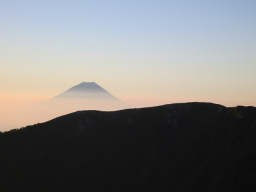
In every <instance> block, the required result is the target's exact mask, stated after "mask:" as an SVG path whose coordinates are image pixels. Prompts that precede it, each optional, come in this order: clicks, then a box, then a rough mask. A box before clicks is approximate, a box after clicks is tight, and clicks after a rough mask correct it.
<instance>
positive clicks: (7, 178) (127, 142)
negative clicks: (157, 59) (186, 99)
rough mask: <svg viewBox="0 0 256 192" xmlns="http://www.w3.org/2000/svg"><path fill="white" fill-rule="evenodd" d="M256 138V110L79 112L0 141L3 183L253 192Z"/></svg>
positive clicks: (200, 107) (36, 187)
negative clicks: (251, 190) (250, 191)
mask: <svg viewBox="0 0 256 192" xmlns="http://www.w3.org/2000/svg"><path fill="white" fill-rule="evenodd" d="M255 135H256V108H254V107H236V108H227V107H224V106H221V105H216V104H211V103H185V104H172V105H165V106H159V107H153V108H144V109H129V110H123V111H115V112H99V111H80V112H76V113H72V114H69V115H65V116H62V117H59V118H57V119H54V120H52V121H49V122H46V123H43V124H37V125H34V126H29V127H26V128H24V129H21V130H13V131H10V132H6V133H3V134H1V135H0V146H1V149H0V154H1V156H0V160H1V166H2V167H1V173H2V175H3V176H4V177H3V178H1V180H0V182H1V187H2V189H3V191H14V190H17V189H19V190H20V189H26V190H31V191H70V190H72V191H80V190H81V191H125V192H126V191H127V192H128V191H129V192H130V191H202V192H203V191H204V192H205V191H225V192H226V191H248V190H249V189H250V187H255V186H254V185H253V184H254V183H255V181H256V180H255V179H256V171H255V170H256V169H255V162H256V148H255V147H256V141H255V138H254V137H255ZM254 189H255V188H254Z"/></svg>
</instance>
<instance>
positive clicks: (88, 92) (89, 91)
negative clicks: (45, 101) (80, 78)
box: [56, 82, 118, 101]
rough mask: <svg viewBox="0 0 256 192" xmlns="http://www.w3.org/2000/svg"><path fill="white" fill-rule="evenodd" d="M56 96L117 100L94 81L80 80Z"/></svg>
mask: <svg viewBox="0 0 256 192" xmlns="http://www.w3.org/2000/svg"><path fill="white" fill-rule="evenodd" d="M56 98H70V99H75V98H78V99H86V100H107V101H111V100H112V101H118V99H117V98H116V97H114V96H113V95H111V94H110V93H109V92H108V91H106V90H105V89H104V88H102V87H101V86H100V85H98V84H97V83H95V82H81V83H80V84H78V85H75V86H74V87H71V88H70V89H68V90H66V91H65V92H64V93H62V94H60V95H58V96H57V97H56Z"/></svg>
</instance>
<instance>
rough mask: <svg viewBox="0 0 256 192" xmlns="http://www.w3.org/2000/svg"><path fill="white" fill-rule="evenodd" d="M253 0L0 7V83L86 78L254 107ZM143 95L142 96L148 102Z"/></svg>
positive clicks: (133, 90) (9, 86) (29, 88)
mask: <svg viewBox="0 0 256 192" xmlns="http://www.w3.org/2000/svg"><path fill="white" fill-rule="evenodd" d="M255 10H256V1H254V0H173V1H171V0H169V1H165V0H157V1H156V0H155V1H153V0H140V1H139V0H137V1H135V0H129V1H120V0H119V1H117V0H116V1H114V0H109V1H99V0H94V1H85V0H84V1H76V0H73V1H64V0H62V1H56V0H51V1H50V0H44V1H39V0H38V1H35V0H33V1H28V0H23V1H14V0H8V1H0V28H1V30H0V42H1V43H0V51H1V55H0V63H1V68H2V70H1V71H2V74H0V86H1V87H2V91H3V92H4V93H6V94H7V93H8V94H24V93H31V94H32V93H33V94H36V93H38V94H46V95H47V94H48V95H51V94H55V93H58V92H60V91H62V90H64V89H66V88H68V87H71V86H73V85H74V84H76V83H79V82H80V81H96V82H98V83H100V84H102V85H103V86H104V87H106V88H107V89H109V90H110V91H112V92H114V93H116V95H118V96H120V97H123V98H127V99H131V98H132V99H134V100H136V99H137V98H138V100H143V98H145V97H147V98H150V99H151V100H152V101H153V100H154V102H155V101H156V100H159V102H158V103H160V101H161V102H175V101H190V100H203V101H213V102H219V103H223V104H230V105H236V104H251V105H256V100H255V98H256V90H255V89H254V86H255V85H256V78H255V76H256V74H255V71H256V63H255V62H256V56H255V55H256V54H255V52H256V38H255V34H256V11H255ZM150 99H149V100H150Z"/></svg>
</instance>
